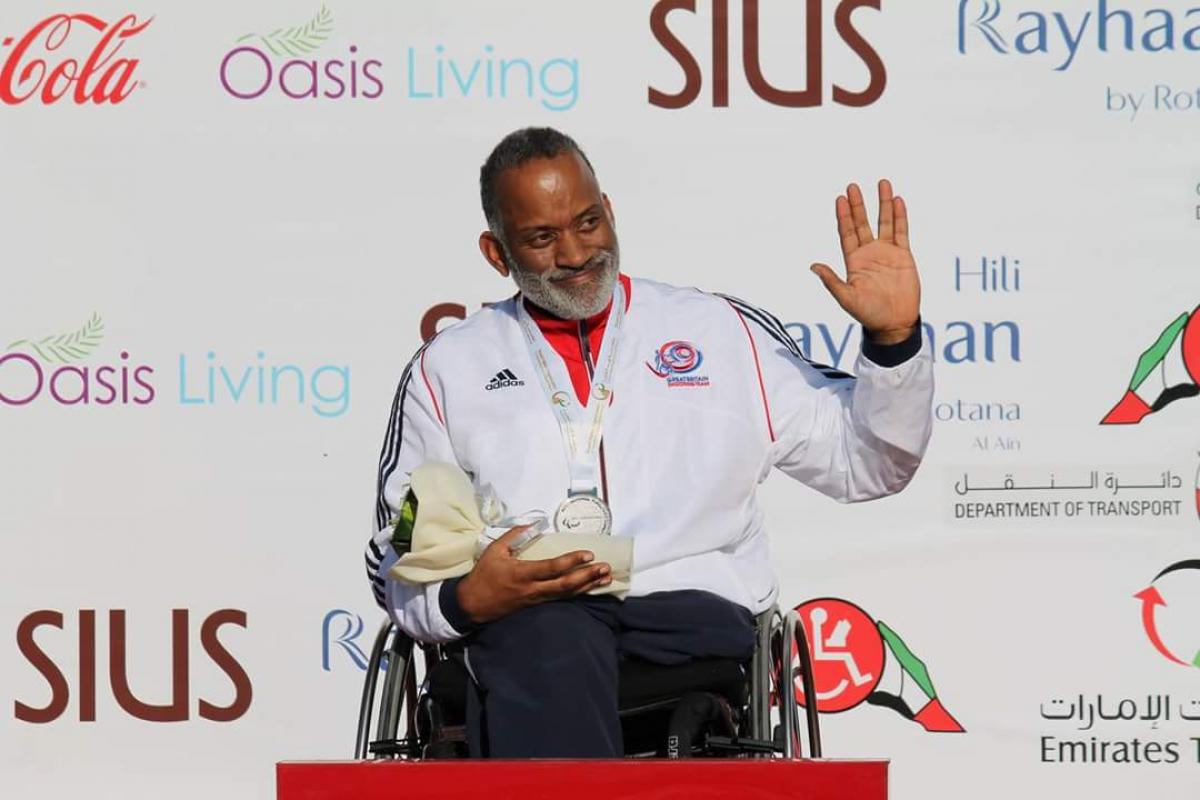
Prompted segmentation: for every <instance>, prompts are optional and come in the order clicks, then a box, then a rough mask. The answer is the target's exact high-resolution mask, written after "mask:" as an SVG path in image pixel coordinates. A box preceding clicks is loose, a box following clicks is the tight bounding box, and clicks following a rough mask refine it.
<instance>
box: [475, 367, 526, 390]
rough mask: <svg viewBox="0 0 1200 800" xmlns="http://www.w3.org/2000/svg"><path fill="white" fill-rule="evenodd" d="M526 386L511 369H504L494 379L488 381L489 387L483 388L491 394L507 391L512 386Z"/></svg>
mask: <svg viewBox="0 0 1200 800" xmlns="http://www.w3.org/2000/svg"><path fill="white" fill-rule="evenodd" d="M524 385H525V381H523V380H521V379H520V378H518V377H517V376H516V375H515V374H513V371H512V370H511V369H502V370H500V371H499V372H497V373H496V374H495V375H494V376H493V377H492V379H491V380H490V381H488V384H487V386H485V387H483V388H484V389H486V390H488V391H489V392H491V391H495V390H496V389H507V388H509V387H510V386H524Z"/></svg>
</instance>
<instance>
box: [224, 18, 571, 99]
mask: <svg viewBox="0 0 1200 800" xmlns="http://www.w3.org/2000/svg"><path fill="white" fill-rule="evenodd" d="M333 32H334V18H333V13H332V12H331V11H330V10H329V9H328V8H326V7H324V6H322V7H321V10H320V11H319V12H318V13H317V15H316V16H314V17H313V18H312V19H310V20H309V21H308V22H306V23H304V24H303V25H296V26H293V27H290V28H279V29H277V30H274V31H272V32H271V33H265V34H264V33H248V34H246V35H244V36H241V37H240V38H238V39H237V41H236V45H237V46H236V47H234V48H233V49H231V50H230V51H229V52H227V53H226V54H225V56H224V58H222V59H221V67H220V81H221V86H222V87H223V88H224V89H225V91H226V92H227V93H228V94H230V95H231V96H233V97H236V98H238V99H239V100H255V99H258V98H260V97H264V96H267V95H272V94H273V95H282V96H284V97H286V98H289V99H292V100H323V101H329V100H346V99H352V100H377V99H379V98H380V97H382V96H383V94H384V80H385V78H384V71H385V69H386V67H385V66H384V64H383V62H382V61H380V60H379V59H374V58H365V57H363V56H362V55H360V53H359V48H358V45H356V44H350V45H349V46H348V47H347V48H346V51H345V55H341V56H338V57H333V58H331V57H327V56H326V57H318V53H317V51H318V50H321V49H322V48H323V47H324V46H325V44H326V43H327V42H328V41H329V40H330V38H331V37H332V36H333ZM482 50H483V52H482V54H480V55H472V56H467V57H465V58H464V57H459V56H455V55H454V54H453V53H451V52H450V50H449V49H448V48H447V47H446V46H445V45H443V44H437V45H435V46H434V47H433V48H432V52H430V51H428V50H423V49H419V48H417V47H408V48H407V51H406V58H405V62H404V64H405V68H406V75H405V78H406V80H405V86H404V96H405V97H406V98H407V99H409V100H433V101H440V100H444V101H450V100H472V101H507V100H519V99H522V98H523V99H526V100H530V101H537V102H538V103H539V104H540V105H541V106H542V107H543V108H545V109H547V110H550V111H566V110H568V109H570V108H572V107H573V106H574V105H575V104H576V102H578V100H579V62H578V61H577V60H575V59H567V58H552V59H549V60H547V61H545V62H542V63H540V64H539V63H536V62H535V61H534V60H531V59H527V58H513V57H498V56H497V55H496V47H495V46H494V45H491V44H485V45H484V46H483V48H482Z"/></svg>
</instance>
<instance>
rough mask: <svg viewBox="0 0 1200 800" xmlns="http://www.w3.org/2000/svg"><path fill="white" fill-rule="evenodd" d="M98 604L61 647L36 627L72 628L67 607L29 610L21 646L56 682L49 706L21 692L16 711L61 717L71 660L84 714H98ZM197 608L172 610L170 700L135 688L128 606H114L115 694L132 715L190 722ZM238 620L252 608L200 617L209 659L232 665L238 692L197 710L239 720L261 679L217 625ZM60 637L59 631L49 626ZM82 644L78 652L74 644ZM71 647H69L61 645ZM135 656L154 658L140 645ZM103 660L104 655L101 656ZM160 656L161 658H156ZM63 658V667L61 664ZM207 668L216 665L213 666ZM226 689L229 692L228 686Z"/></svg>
mask: <svg viewBox="0 0 1200 800" xmlns="http://www.w3.org/2000/svg"><path fill="white" fill-rule="evenodd" d="M96 617H97V612H96V610H95V609H82V610H80V611H79V614H78V620H79V627H78V640H77V641H73V640H72V639H65V640H62V639H60V640H59V641H58V642H52V643H51V644H52V645H54V644H57V647H54V646H52V647H50V648H49V649H50V652H47V649H46V648H45V647H43V645H42V644H39V643H38V642H37V641H35V640H34V634H35V633H36V632H38V630H39V629H41V628H53V629H57V630H58V631H60V632H63V631H65V629H66V626H67V617H66V615H64V614H63V613H62V612H61V611H54V610H51V609H43V610H40V611H34V612H33V613H31V614H27V615H26V616H25V617H24V618H23V619H22V620H21V621H20V622H19V623H18V624H17V649H18V650H19V651H20V652H21V655H22V656H24V658H25V660H26V661H28V662H29V664H30V666H32V667H33V668H34V669H36V670H37V671H38V672H39V673H40V674H41V676H42V678H43V679H44V680H45V681H46V685H47V686H48V687H49V689H50V700H49V701H48V702H47V703H46V705H44V706H40V707H39V706H31V705H27V704H25V703H23V702H21V701H20V700H17V701H16V702H15V703H14V704H13V709H14V710H13V713H14V716H15V717H16V718H17V719H18V720H20V721H21V722H30V723H34V724H44V723H47V722H53V721H54V720H56V719H58V718H59V717H61V716H62V715H63V714H64V713H66V710H67V706H68V705H69V704H70V700H71V694H72V691H71V684H70V681H69V679H68V678H67V675H66V674H64V668H65V667H66V665H68V664H70V665H74V664H76V663H77V664H78V665H79V670H78V673H77V675H78V678H79V681H78V684H77V686H76V689H75V695H76V702H77V703H78V705H79V721H80V722H95V721H96V700H97V687H96V683H97V680H96V678H97V676H96V662H97V656H98V655H99V653H98V650H99V649H100V646H99V643H100V642H102V641H103V639H102V636H100V635H98V634H97V631H96V629H97V624H96V622H97V620H96ZM189 619H190V612H189V611H188V609H186V608H176V609H174V610H172V611H171V644H170V646H169V651H168V653H169V658H170V682H171V702H169V703H166V704H158V703H148V702H146V701H144V700H141V699H139V698H138V697H137V696H136V695H135V694H134V692H133V689H132V688H130V684H129V671H128V669H127V667H126V664H127V662H128V661H129V655H130V654H129V650H130V648H129V644H128V638H129V637H128V635H127V625H126V611H125V610H124V609H113V610H110V611H109V612H108V626H107V627H108V631H107V635H108V647H107V650H108V681H109V685H110V687H111V689H112V697H113V699H114V700H115V701H116V703H117V705H118V706H119V707H120V708H121V710H122V711H124V712H125V713H126V714H128V715H129V716H131V717H134V718H136V719H140V720H144V721H146V722H185V721H187V719H188V717H189V713H190V711H189V705H190V703H191V692H190V689H189V685H190V679H189V674H190V671H191V669H192V668H193V667H194V666H195V665H194V664H193V662H192V658H191V656H190V653H191V647H190V639H191V636H190V633H191V624H190V622H189ZM227 625H234V626H237V627H239V628H242V629H245V628H246V612H245V611H242V610H240V609H234V608H224V609H220V610H218V611H214V612H213V613H211V614H208V615H207V616H205V617H204V619H203V621H202V622H201V623H200V631H199V639H200V647H201V649H203V650H204V653H205V655H206V656H208V659H209V660H210V661H212V663H213V664H215V665H216V666H217V668H218V669H220V670H221V672H223V673H225V676H226V677H227V678H228V680H229V682H230V683H231V684H233V699H232V700H230V701H229V704H228V705H224V706H219V705H215V704H213V703H210V702H209V701H207V700H205V699H204V698H203V697H201V698H199V701H198V705H197V710H198V712H199V715H200V717H201V718H203V719H207V720H211V721H213V722H233V721H234V720H236V719H239V718H240V717H241V716H242V715H244V714H245V713H246V711H247V710H249V708H250V703H251V701H252V700H253V698H254V687H253V685H252V684H251V682H250V676H249V675H248V674H247V673H246V670H245V668H244V667H243V666H242V665H241V664H240V663H239V662H238V660H237V658H236V657H235V656H234V655H233V654H232V653H230V652H229V650H228V648H227V647H226V646H225V644H224V643H222V642H221V640H220V639H219V638H218V637H217V632H218V631H219V630H220V629H221V628H223V627H225V626H227ZM48 635H50V636H51V637H52V638H54V637H53V635H52V634H48ZM76 645H77V647H78V649H77V650H75V651H74V652H73V653H72V652H71V650H72V649H74V648H75V646H76ZM63 650H65V651H67V652H66V653H63V652H61V651H63ZM133 655H134V659H133V660H134V662H135V663H137V664H143V663H146V662H147V661H148V660H149V659H148V658H147V657H146V654H145V653H142V652H135V653H134V654H133ZM101 663H103V662H101ZM154 663H160V662H159V661H156V662H154ZM60 664H62V665H63V668H60V667H59V665H60ZM204 672H205V673H207V672H209V669H208V667H207V666H206V667H205V669H204ZM219 694H221V695H227V694H228V691H227V690H222V691H221V692H220V693H219Z"/></svg>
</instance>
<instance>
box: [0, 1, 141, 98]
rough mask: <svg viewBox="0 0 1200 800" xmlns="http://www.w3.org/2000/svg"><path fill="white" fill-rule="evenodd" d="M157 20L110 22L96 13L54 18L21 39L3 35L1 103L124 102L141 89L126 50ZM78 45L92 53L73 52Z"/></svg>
mask: <svg viewBox="0 0 1200 800" xmlns="http://www.w3.org/2000/svg"><path fill="white" fill-rule="evenodd" d="M153 21H154V18H153V17H150V18H149V19H146V20H139V19H138V17H137V15H136V14H126V15H125V16H123V17H118V18H116V19H114V20H113V21H111V22H109V21H106V20H104V19H102V18H101V17H97V16H95V15H93V14H51V15H50V16H48V17H46V18H45V19H43V20H42V21H40V22H38V23H37V24H35V25H34V26H33V27H32V28H30V29H29V30H28V31H27V32H26V33H25V34H24V35H22V36H20V37H16V36H3V38H0V57H2V58H3V59H4V63H3V65H2V66H0V102H3V103H4V104H6V105H10V106H12V105H19V104H21V103H24V102H25V101H26V100H29V99H31V98H36V99H37V100H40V101H41V103H42V104H43V105H51V104H53V103H57V102H58V101H59V100H61V99H63V98H64V97H69V98H70V99H71V100H72V101H73V102H74V103H75V104H76V105H85V104H87V103H92V104H95V105H102V104H104V103H108V104H110V105H117V104H118V103H122V102H124V101H125V99H126V98H128V97H129V95H130V94H132V93H133V91H134V89H135V88H137V86H138V85H139V82H138V81H137V80H136V70H137V68H138V64H139V63H140V62H139V59H137V58H131V57H129V56H128V55H126V54H125V53H124V52H123V51H124V49H125V45H126V43H127V42H128V41H129V40H130V39H131V38H133V37H134V36H137V35H138V34H139V33H141V32H142V31H144V30H145V29H146V28H147V27H148V26H149V25H150V23H151V22H153ZM76 31H80V32H79V33H76ZM77 42H83V43H84V46H85V47H90V48H91V49H90V51H85V50H81V49H72V47H73V46H74V45H75V44H76V43H77ZM9 48H11V49H9ZM4 49H8V53H7V54H4V53H3V50H4ZM85 52H86V55H85Z"/></svg>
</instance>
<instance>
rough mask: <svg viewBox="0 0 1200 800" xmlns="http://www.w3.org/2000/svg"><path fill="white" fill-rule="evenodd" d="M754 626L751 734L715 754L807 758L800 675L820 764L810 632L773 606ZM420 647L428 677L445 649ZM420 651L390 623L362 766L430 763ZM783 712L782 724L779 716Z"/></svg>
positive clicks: (375, 652) (375, 668)
mask: <svg viewBox="0 0 1200 800" xmlns="http://www.w3.org/2000/svg"><path fill="white" fill-rule="evenodd" d="M755 626H756V643H755V648H754V655H753V656H752V657H751V660H750V664H749V675H748V678H749V683H750V691H749V696H748V699H747V702H746V705H745V707H743V708H742V709H740V711H741V712H742V713H741V715H740V716H741V717H742V719H744V720H745V722H744V723H743V724H742V725H741V730H742V732H745V733H746V734H747V735H746V736H735V737H732V738H727V737H709V741H708V744H709V745H711V747H710V750H711V751H712V752H713V753H715V752H716V751H718V750H719V751H720V752H723V753H730V754H732V755H733V756H734V757H782V758H785V759H798V758H801V757H802V755H801V735H800V722H799V719H800V714H799V711H798V708H797V707H798V706H799V703H798V702H796V698H795V692H794V691H788V692H786V695H787V696H786V697H784V696H783V694H784V692H782V691H779V689H780V688H781V687H792V686H794V685H795V679H796V677H797V676H799V677H800V679H801V685H802V686H803V689H804V696H805V698H806V699H808V702H807V703H806V704H805V706H804V711H805V719H806V723H807V725H806V727H807V734H808V751H809V757H810V758H820V757H821V731H820V720H819V717H818V712H817V708H816V703H815V702H814V700H815V698H816V691H815V689H814V686H813V675H812V659H811V656H810V652H809V647H808V639H807V636H806V635H805V632H804V625H803V624H802V623H801V621H800V617H799V615H798V614H797V613H796V612H795V611H794V610H792V611H788V612H787V614H786V615H785V614H783V613H782V612H781V611H780V610H779V607H778V606H773V607H771V608H770V609H768V610H767V611H764V612H763V613H762V614H759V615H758V617H757V618H756V619H755ZM389 638H390V639H391V644H390V646H389V644H388V640H389ZM420 647H421V650H422V651H423V653H424V656H425V668H426V671H427V672H428V670H429V668H430V667H432V666H433V665H434V664H436V663H437V662H438V661H440V660H441V659H442V658H444V654H443V653H442V651H441V647H440V646H438V645H424V644H422V645H420ZM415 649H416V643H415V642H414V641H413V639H412V638H410V637H409V636H408V635H406V634H405V633H403V632H402V631H400V630H398V629H397V628H396V626H395V623H393V622H392V621H391V620H390V619H388V620H385V621H384V622H383V624H382V625H381V626H380V628H379V632H378V634H376V636H375V642H374V644H373V646H372V648H371V657H370V660H369V661H368V663H367V673H366V677H365V678H364V681H363V691H362V699H361V702H360V704H359V711H358V731H357V736H356V738H355V745H354V757H355V758H356V759H360V760H365V759H369V758H376V759H404V760H418V759H421V758H425V757H426V749H427V747H428V746H429V745H430V744H431V743H430V742H428V741H423V740H422V737H421V733H420V731H419V726H418V725H417V720H416V715H417V708H418V706H419V704H420V703H421V700H422V698H423V697H424V695H423V694H422V693H421V691H419V689H420V688H421V687H418V685H417V675H416V659H415V657H414V656H415V652H414V651H415ZM793 650H794V651H795V652H796V654H797V659H796V660H797V661H798V663H797V664H796V665H795V666H794V667H793V666H792V658H791V657H790V656H789V657H787V658H784V655H785V654H790V653H791V652H793ZM385 654H386V658H387V663H386V665H384V657H385ZM381 668H382V669H383V670H384V677H383V692H382V696H381V698H380V701H379V719H378V722H377V725H376V729H375V738H374V739H371V738H370V737H371V733H370V732H371V718H372V711H373V708H374V706H375V697H376V694H377V693H378V692H377V690H378V681H379V672H380V669H381ZM773 700H775V701H776V702H772V701H773ZM776 707H778V714H776V715H775V717H776V719H777V721H776V719H773V715H772V710H773V709H774V708H776ZM402 716H403V717H404V722H405V735H404V736H403V737H399V736H398V735H397V734H398V733H399V728H400V721H401V717H402Z"/></svg>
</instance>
